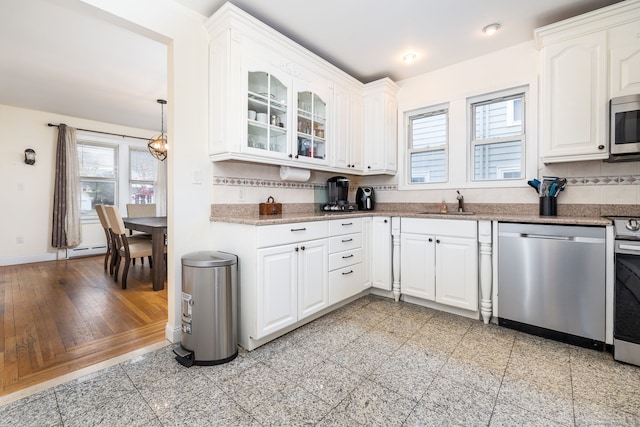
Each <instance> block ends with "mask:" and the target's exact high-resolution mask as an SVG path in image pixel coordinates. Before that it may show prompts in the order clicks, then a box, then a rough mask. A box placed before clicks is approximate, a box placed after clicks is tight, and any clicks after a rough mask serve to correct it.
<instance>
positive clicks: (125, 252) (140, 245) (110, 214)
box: [104, 205, 153, 289]
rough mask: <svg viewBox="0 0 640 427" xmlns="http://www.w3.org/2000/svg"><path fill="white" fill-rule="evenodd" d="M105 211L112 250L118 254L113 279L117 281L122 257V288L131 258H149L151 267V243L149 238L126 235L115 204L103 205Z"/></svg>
mask: <svg viewBox="0 0 640 427" xmlns="http://www.w3.org/2000/svg"><path fill="white" fill-rule="evenodd" d="M104 208H105V213H106V216H107V219H108V220H109V225H110V226H111V237H112V239H113V247H114V251H115V252H116V253H117V254H118V260H117V261H116V264H115V271H114V280H115V281H116V282H117V281H118V272H119V270H120V263H121V261H122V259H123V258H124V269H123V270H122V289H126V288H127V274H128V273H129V266H130V264H131V259H132V258H143V257H148V258H149V266H150V267H151V266H152V265H153V264H152V260H151V255H152V253H153V251H152V245H151V241H150V240H136V241H134V239H132V238H131V236H128V235H127V234H128V233H127V229H126V228H125V226H124V222H123V221H122V216H121V215H120V211H119V210H118V208H117V207H116V206H111V205H105V206H104Z"/></svg>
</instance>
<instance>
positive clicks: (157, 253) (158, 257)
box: [151, 228, 167, 291]
mask: <svg viewBox="0 0 640 427" xmlns="http://www.w3.org/2000/svg"><path fill="white" fill-rule="evenodd" d="M164 232H165V230H164V229H162V228H154V229H153V233H152V236H151V239H152V240H151V245H152V249H151V250H152V252H153V271H152V274H153V290H154V291H160V290H162V289H164V278H165V276H166V274H167V273H166V268H165V265H164Z"/></svg>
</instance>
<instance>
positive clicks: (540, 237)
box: [520, 233, 575, 241]
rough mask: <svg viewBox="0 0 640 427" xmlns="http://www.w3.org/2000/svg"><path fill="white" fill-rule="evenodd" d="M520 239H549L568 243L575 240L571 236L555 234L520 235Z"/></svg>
mask: <svg viewBox="0 0 640 427" xmlns="http://www.w3.org/2000/svg"><path fill="white" fill-rule="evenodd" d="M520 237H524V238H529V239H547V240H566V241H571V240H575V238H574V237H570V236H554V235H553V234H529V233H520Z"/></svg>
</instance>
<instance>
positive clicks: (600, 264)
mask: <svg viewBox="0 0 640 427" xmlns="http://www.w3.org/2000/svg"><path fill="white" fill-rule="evenodd" d="M498 323H499V324H500V325H502V326H506V327H510V328H514V329H518V330H521V331H524V332H528V333H532V334H535V335H541V336H545V337H548V338H552V339H556V340H560V341H564V342H569V343H571V344H575V345H580V346H584V347H590V348H603V347H604V340H605V228H604V227H588V226H565V225H543V224H515V223H500V224H499V225H498Z"/></svg>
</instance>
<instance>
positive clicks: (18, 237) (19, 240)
mask: <svg viewBox="0 0 640 427" xmlns="http://www.w3.org/2000/svg"><path fill="white" fill-rule="evenodd" d="M16 243H17V244H19V245H21V244H23V243H24V236H22V235H21V234H19V235H17V236H16Z"/></svg>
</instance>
